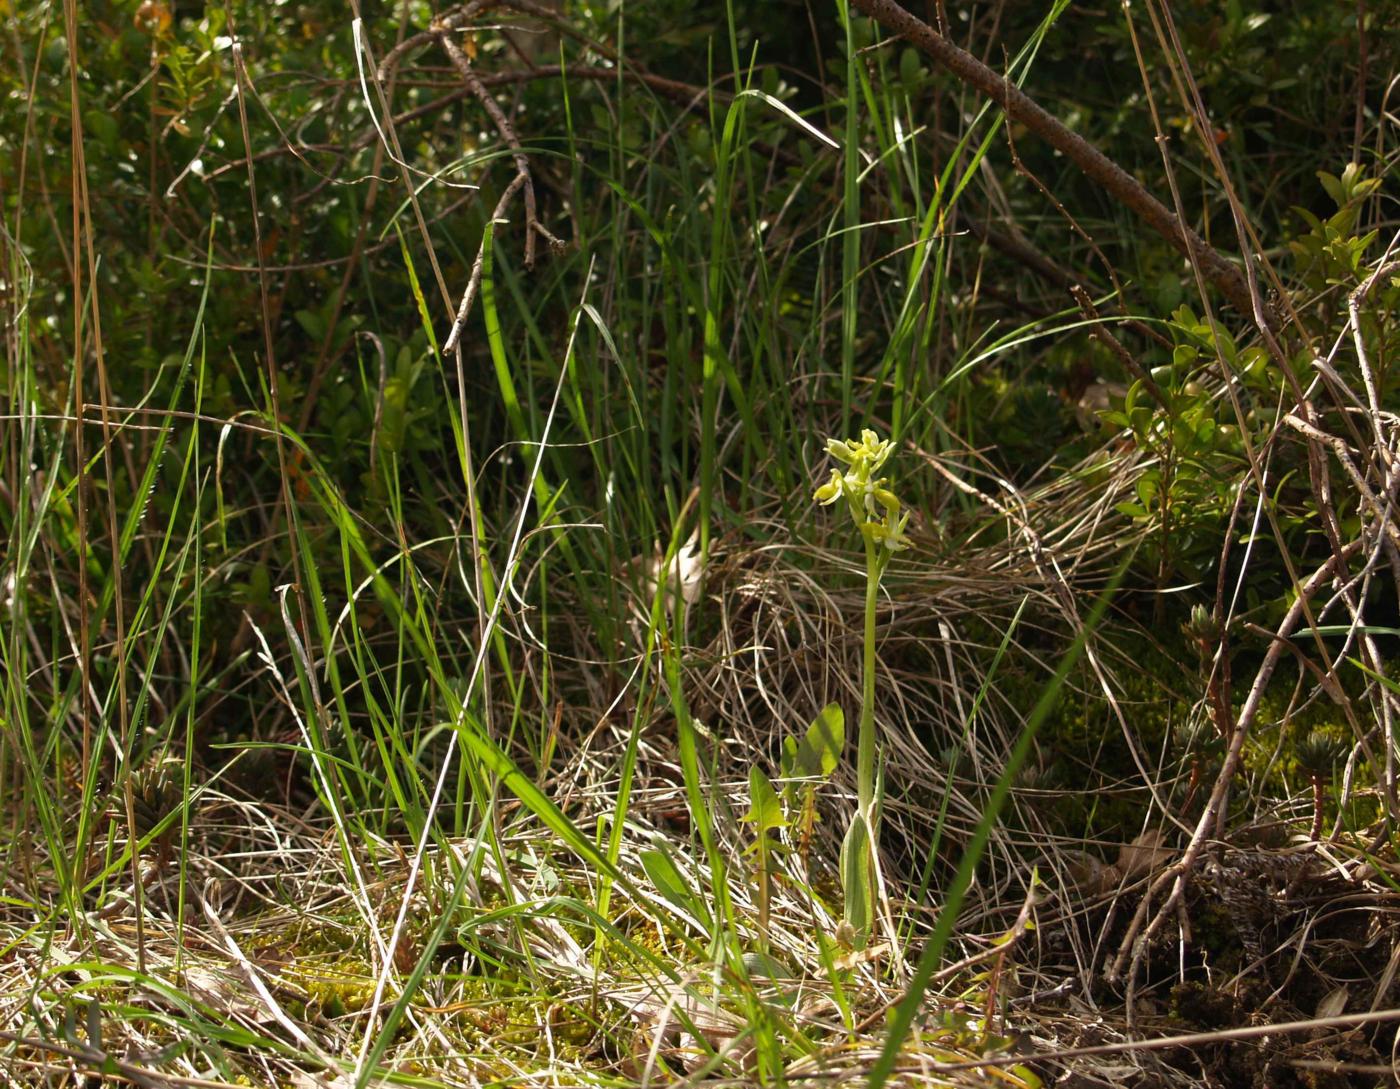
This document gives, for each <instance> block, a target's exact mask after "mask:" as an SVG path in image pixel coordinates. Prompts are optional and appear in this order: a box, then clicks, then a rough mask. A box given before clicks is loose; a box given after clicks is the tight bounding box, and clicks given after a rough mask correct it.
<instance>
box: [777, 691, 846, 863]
mask: <svg viewBox="0 0 1400 1089" xmlns="http://www.w3.org/2000/svg"><path fill="white" fill-rule="evenodd" d="M845 747H846V716H845V714H844V713H843V712H842V710H841V705H840V704H836V703H828V704H827V705H826V706H825V707H823V708H822V709H821V710H820V711H819V712H817V717H816V718H814V719H813V720H812V724H811V725H810V726H808V727H807V733H806V734H805V735H804V736H803V738H802V740H801V741H799V740H798V739H797V738H796V737H793V736H792V735H790V734H789V735H788V736H787V737H785V738H783V803H784V805H785V806H786V807H787V811H788V814H789V818H790V820H791V826H792V839H793V843H794V844H795V846H796V847H797V853H798V855H799V856H801V858H802V859H803V860H804V861H805V860H806V858H807V848H808V845H809V843H810V842H811V839H812V829H813V828H814V827H815V826H816V823H817V819H818V818H817V806H816V797H817V787H819V786H821V784H822V783H824V782H826V781H827V780H828V779H830V778H831V773H832V772H834V771H835V770H836V766H837V765H838V764H840V763H841V753H842V750H844V749H845Z"/></svg>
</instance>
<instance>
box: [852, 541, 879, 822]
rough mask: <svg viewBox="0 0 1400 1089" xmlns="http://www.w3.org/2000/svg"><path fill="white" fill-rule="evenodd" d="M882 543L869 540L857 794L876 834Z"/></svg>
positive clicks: (866, 817)
mask: <svg viewBox="0 0 1400 1089" xmlns="http://www.w3.org/2000/svg"><path fill="white" fill-rule="evenodd" d="M879 550H880V546H879V545H877V544H876V543H875V542H874V541H871V540H870V539H869V538H867V539H866V541H865V647H864V659H863V661H862V662H861V692H860V734H859V741H858V743H857V744H858V748H857V750H856V796H857V800H858V801H859V803H860V811H861V814H862V815H863V816H864V817H865V819H866V822H867V823H868V825H869V827H870V838H871V840H872V841H875V840H876V835H875V763H876V757H877V750H878V748H879V744H880V743H879V738H878V737H877V736H876V733H875V606H876V604H877V602H878V600H879V593H880V574H881V571H880V568H881V566H882V564H881V563H880V551H879Z"/></svg>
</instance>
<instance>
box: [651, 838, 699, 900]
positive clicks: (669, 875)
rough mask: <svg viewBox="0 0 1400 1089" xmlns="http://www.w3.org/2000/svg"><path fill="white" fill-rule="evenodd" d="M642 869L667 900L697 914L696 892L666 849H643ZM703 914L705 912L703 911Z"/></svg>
mask: <svg viewBox="0 0 1400 1089" xmlns="http://www.w3.org/2000/svg"><path fill="white" fill-rule="evenodd" d="M642 869H643V870H645V871H646V875H647V876H648V877H649V878H651V883H652V884H653V885H655V886H656V891H657V892H659V893H660V894H661V895H662V896H663V897H665V899H666V901H667V902H668V903H670V904H671V905H673V906H674V907H678V908H680V909H681V910H682V911H684V912H687V913H689V914H695V893H694V892H693V891H692V890H691V887H690V883H689V882H688V881H686V879H685V875H684V874H683V873H681V870H680V867H679V866H677V865H676V862H675V859H673V858H672V857H671V856H670V855H669V854H667V853H666V852H665V851H655V850H652V851H643V852H642ZM702 914H703V913H702Z"/></svg>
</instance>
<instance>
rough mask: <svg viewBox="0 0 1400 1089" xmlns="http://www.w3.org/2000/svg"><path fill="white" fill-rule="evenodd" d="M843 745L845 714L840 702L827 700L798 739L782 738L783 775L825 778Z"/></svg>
mask: <svg viewBox="0 0 1400 1089" xmlns="http://www.w3.org/2000/svg"><path fill="white" fill-rule="evenodd" d="M845 747H846V715H845V712H843V711H842V710H841V705H840V704H837V703H828V704H827V705H826V706H825V707H823V708H822V709H821V710H820V711H818V712H817V717H816V718H814V719H813V720H812V724H811V725H810V726H808V727H807V733H806V735H805V736H804V737H803V738H802V740H801V741H800V742H798V741H796V740H795V739H793V738H790V737H789V738H784V739H783V749H784V753H783V757H784V758H783V775H784V776H786V777H788V778H793V779H816V778H820V779H829V778H831V773H832V772H833V771H835V770H836V765H837V764H839V763H840V762H841V751H842V750H843V749H844V748H845Z"/></svg>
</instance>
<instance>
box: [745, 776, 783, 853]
mask: <svg viewBox="0 0 1400 1089" xmlns="http://www.w3.org/2000/svg"><path fill="white" fill-rule="evenodd" d="M739 819H740V820H744V821H747V822H749V823H750V824H752V825H753V826H754V835H755V836H758V837H760V838H761V837H762V836H764V835H766V834H767V833H768V832H770V831H772V830H773V829H775V828H783V827H786V825H787V820H786V818H784V817H783V807H782V804H781V803H780V802H779V801H778V794H777V791H775V790H774V789H773V784H772V783H770V782H769V781H768V776H766V775H765V774H763V769H762V768H761V767H759V766H758V765H757V764H755V765H754V766H753V767H751V768H749V811H748V812H747V813H745V814H744V815H743V816H742V817H741V818H739Z"/></svg>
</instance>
